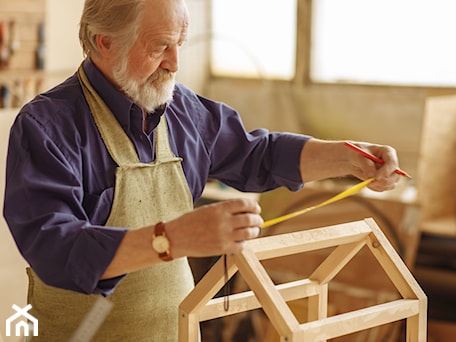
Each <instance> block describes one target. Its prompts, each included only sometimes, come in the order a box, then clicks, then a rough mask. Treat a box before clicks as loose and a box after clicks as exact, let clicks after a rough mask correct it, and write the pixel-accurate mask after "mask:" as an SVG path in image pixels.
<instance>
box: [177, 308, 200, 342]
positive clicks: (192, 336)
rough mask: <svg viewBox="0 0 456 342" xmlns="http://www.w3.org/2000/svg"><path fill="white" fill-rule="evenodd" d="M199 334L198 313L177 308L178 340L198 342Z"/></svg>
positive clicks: (181, 341)
mask: <svg viewBox="0 0 456 342" xmlns="http://www.w3.org/2000/svg"><path fill="white" fill-rule="evenodd" d="M199 336H200V334H199V319H198V315H197V314H187V313H186V312H184V311H182V310H179V332H178V340H179V342H199Z"/></svg>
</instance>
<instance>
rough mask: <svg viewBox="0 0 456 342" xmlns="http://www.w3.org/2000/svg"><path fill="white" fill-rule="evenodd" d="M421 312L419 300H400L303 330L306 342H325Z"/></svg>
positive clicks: (347, 314)
mask: <svg viewBox="0 0 456 342" xmlns="http://www.w3.org/2000/svg"><path fill="white" fill-rule="evenodd" d="M419 311H420V309H419V301H418V300H416V299H400V300H396V301H393V302H389V303H384V304H379V305H375V306H371V307H369V308H365V309H361V310H357V311H352V312H348V313H344V314H340V315H336V316H332V317H328V318H324V319H322V320H319V321H314V322H309V323H304V324H301V329H302V330H303V331H304V341H322V340H323V341H324V340H328V339H331V338H335V337H338V336H342V335H347V334H351V333H354V332H357V331H361V330H366V329H370V328H373V327H376V326H379V325H383V324H387V323H391V322H395V321H398V320H401V319H405V318H408V317H412V316H415V315H417V314H418V313H419ZM423 341H424V340H423Z"/></svg>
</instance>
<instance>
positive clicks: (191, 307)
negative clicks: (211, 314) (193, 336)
mask: <svg viewBox="0 0 456 342" xmlns="http://www.w3.org/2000/svg"><path fill="white" fill-rule="evenodd" d="M226 258H227V260H226V261H227V270H226V271H227V275H228V279H230V278H231V277H232V276H233V275H234V274H235V273H236V272H237V270H238V268H237V266H236V265H235V264H234V260H233V257H232V256H226ZM225 283H226V279H225V265H224V260H223V257H221V258H220V259H219V260H218V261H217V262H216V263H215V265H214V266H212V268H211V269H210V270H209V271H208V272H207V273H206V274H205V275H204V277H203V278H202V279H201V280H200V281H199V283H198V286H196V287H195V288H194V289H193V291H192V292H190V294H189V295H188V296H187V297H186V298H185V299H184V300H183V301H182V302H181V304H180V305H179V308H180V310H182V311H183V312H186V313H187V314H190V313H194V312H197V311H200V310H201V309H202V308H203V307H204V306H205V305H206V303H208V302H209V300H211V299H212V298H213V297H214V296H215V295H216V294H217V292H218V291H219V290H220V289H221V288H222V287H223V285H225Z"/></svg>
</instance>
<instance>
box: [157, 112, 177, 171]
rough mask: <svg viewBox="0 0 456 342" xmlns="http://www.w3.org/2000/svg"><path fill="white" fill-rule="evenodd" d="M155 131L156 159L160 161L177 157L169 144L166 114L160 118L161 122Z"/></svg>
mask: <svg viewBox="0 0 456 342" xmlns="http://www.w3.org/2000/svg"><path fill="white" fill-rule="evenodd" d="M155 133H156V134H155V161H156V162H160V161H165V160H169V159H174V158H176V156H175V155H174V153H173V151H172V150H171V146H170V145H169V139H168V125H167V124H166V117H165V114H163V115H162V117H161V118H160V123H159V124H158V127H157V130H156V132H155Z"/></svg>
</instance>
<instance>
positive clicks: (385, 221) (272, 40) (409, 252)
mask: <svg viewBox="0 0 456 342" xmlns="http://www.w3.org/2000/svg"><path fill="white" fill-rule="evenodd" d="M187 3H188V6H189V10H190V16H191V24H190V31H189V37H188V40H187V41H186V42H185V44H184V45H183V47H182V48H181V57H180V71H179V73H178V81H179V82H182V83H184V84H186V85H187V86H189V87H190V88H192V89H194V90H195V91H196V92H198V93H199V94H201V95H203V96H207V97H210V98H212V99H215V100H219V101H223V102H226V103H227V104H229V105H230V106H232V107H233V108H235V109H236V110H238V111H239V113H240V114H241V117H242V118H243V120H244V123H245V126H246V127H247V128H248V129H249V130H250V129H254V128H258V127H264V128H267V129H269V130H271V131H289V132H294V133H303V134H309V135H313V136H315V137H319V138H324V139H347V140H358V141H370V142H375V143H380V144H389V145H391V146H394V147H395V148H396V149H397V151H398V154H399V158H400V165H401V168H402V169H403V170H406V171H407V172H408V173H409V174H411V175H412V176H413V179H412V180H409V179H403V180H401V182H400V183H399V185H398V188H397V189H396V190H394V191H391V192H388V193H383V194H376V193H373V192H371V191H369V190H363V191H362V192H361V193H360V194H358V195H356V196H354V197H352V198H350V199H347V200H344V201H341V202H339V203H337V204H334V205H331V206H328V207H326V208H323V209H321V210H318V211H315V212H313V213H309V214H308V215H304V216H302V217H299V218H297V219H293V220H290V221H288V222H286V223H283V224H279V225H277V226H274V227H271V228H269V229H266V230H265V231H264V232H263V234H264V235H273V234H280V233H286V232H292V231H297V230H303V229H309V228H313V227H321V226H327V225H332V224H338V223H342V222H349V221H353V220H360V219H363V218H366V217H373V218H374V219H375V220H376V222H377V223H378V225H379V226H380V227H381V228H382V230H383V231H384V232H385V234H386V235H387V237H388V238H389V239H390V241H391V243H392V244H393V246H394V247H395V248H396V250H397V251H398V253H399V254H400V255H401V257H402V258H403V260H404V261H405V263H406V264H407V266H408V267H409V268H410V270H411V271H412V273H413V275H414V276H415V277H416V279H417V280H418V282H419V284H420V285H421V286H422V288H423V290H424V291H425V292H426V294H427V295H428V299H429V312H428V340H429V341H450V340H453V339H454V336H455V334H456V291H455V290H454V289H456V239H455V237H456V180H455V177H454V175H455V172H456V161H455V158H454V156H455V152H456V134H455V133H454V132H455V129H456V63H455V62H454V61H456V48H455V44H454V42H453V41H454V39H453V38H454V34H455V33H456V23H455V21H454V19H453V18H452V13H455V9H456V8H455V7H456V4H454V3H453V2H452V1H446V0H432V1H431V0H422V1H414V0H369V1H366V0H345V1H338V0H281V1H280V2H278V1H272V0H262V1H261V0H243V1H240V0H230V1H223V0H187ZM82 6H83V0H14V1H11V0H0V87H1V98H0V203H2V204H3V191H4V190H3V189H4V181H5V179H4V178H5V177H4V171H5V158H6V148H7V139H8V133H9V127H10V126H11V124H12V122H13V120H14V117H15V115H16V114H17V112H18V110H19V108H20V107H21V106H22V105H23V104H24V103H25V102H27V101H28V100H30V99H31V98H33V96H35V95H36V94H37V93H39V92H42V91H45V90H46V89H48V88H49V87H51V86H53V85H55V84H56V83H58V82H60V81H62V80H63V79H65V78H66V77H68V76H69V75H71V74H72V73H74V72H75V70H76V68H77V67H78V66H79V64H80V63H81V61H82V59H83V56H82V52H81V48H80V46H79V41H78V22H79V17H80V14H81V10H82ZM354 183H355V180H354V179H352V178H350V177H348V178H343V179H331V180H325V181H321V182H313V183H309V184H307V186H306V187H305V188H304V189H303V190H302V191H300V192H297V193H290V192H289V191H287V190H284V189H278V190H275V191H271V192H269V193H266V194H263V195H261V196H258V195H256V194H241V193H238V192H237V191H235V190H234V189H229V188H227V187H226V186H224V185H223V184H218V183H215V182H210V183H209V184H208V187H207V190H206V191H205V193H204V195H203V198H202V200H201V203H200V204H203V203H207V202H211V201H218V200H223V199H225V198H231V197H239V196H251V197H253V198H257V199H258V201H260V203H261V205H262V208H263V215H264V217H265V218H266V219H268V218H273V217H276V216H279V215H282V214H285V213H289V212H293V211H295V210H298V209H301V208H304V207H306V206H309V205H312V204H315V203H317V202H320V201H322V200H324V199H327V198H329V197H330V196H331V195H333V194H336V193H338V192H340V191H341V190H343V189H345V188H347V187H348V186H350V185H352V184H354ZM24 205H27V204H26V203H24ZM364 252H365V251H362V253H361V254H360V255H359V256H357V257H356V258H355V259H354V260H353V262H351V263H350V265H349V266H348V267H347V269H346V270H344V272H343V273H342V274H341V276H340V277H338V278H336V281H335V282H334V283H333V284H332V285H330V298H329V300H330V303H329V313H330V314H336V313H339V312H344V311H347V310H350V309H351V308H357V307H362V306H366V305H372V304H375V303H379V302H382V301H385V300H390V299H391V298H394V297H395V296H397V294H396V293H395V289H394V287H393V286H391V283H389V281H388V279H387V278H386V277H383V278H382V274H383V273H382V270H381V268H379V266H378V264H376V262H375V260H374V259H373V258H372V257H371V256H369V255H368V253H364ZM324 255H325V252H319V253H313V254H310V255H305V256H300V257H295V258H293V259H289V258H288V259H286V260H285V259H284V260H281V259H277V260H271V261H270V262H267V263H265V265H266V266H267V268H268V270H270V273H271V274H272V275H273V278H274V279H275V280H277V281H278V282H280V281H284V280H286V279H289V278H290V277H296V276H304V277H305V275H306V274H308V273H309V272H312V269H314V268H315V265H318V263H319V262H321V258H322V257H323V256H324ZM25 267H26V263H25V262H24V261H23V259H22V258H21V256H20V255H19V253H18V251H17V249H16V246H15V244H14V242H13V240H12V238H11V236H10V233H9V231H8V229H7V226H6V223H5V222H4V220H3V217H1V218H0V340H1V339H2V338H3V340H4V341H5V342H6V341H20V340H21V339H19V338H17V339H16V338H13V337H8V338H7V337H6V334H5V324H4V322H5V321H6V319H7V318H8V317H9V316H11V315H12V313H13V311H12V305H13V304H16V305H18V306H20V307H24V306H25V305H26V293H27V280H26V274H25ZM244 286H245V284H244V283H243V281H242V279H234V280H233V284H232V286H231V288H232V289H238V290H242V289H243V288H244ZM290 305H292V304H290ZM303 306H305V303H295V304H293V310H294V311H295V312H296V313H297V315H299V314H300V313H302V312H304V311H305V309H303ZM260 311H261V310H260ZM301 316H302V315H301ZM302 319H305V317H303V318H302ZM202 327H203V329H202V331H203V341H210V342H212V341H236V342H240V341H264V338H265V337H264V336H263V335H261V334H260V332H261V333H264V332H265V331H270V332H271V333H270V334H268V339H269V340H270V341H275V340H277V339H276V336H274V333H273V329H272V330H271V329H270V328H271V327H270V324H269V322H268V319H267V317H265V315H264V314H262V313H261V312H256V313H252V314H249V315H241V316H240V317H237V316H232V317H228V318H225V319H219V320H217V321H214V322H205V323H203V325H202ZM403 334H404V324H403V322H399V323H397V324H392V325H388V326H382V327H376V328H373V329H370V330H369V331H366V332H360V333H357V334H354V335H353V336H347V337H341V338H338V339H335V340H337V341H392V340H393V339H394V340H398V341H403V340H404V336H403ZM259 336H263V337H262V338H263V339H260V338H259Z"/></svg>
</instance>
